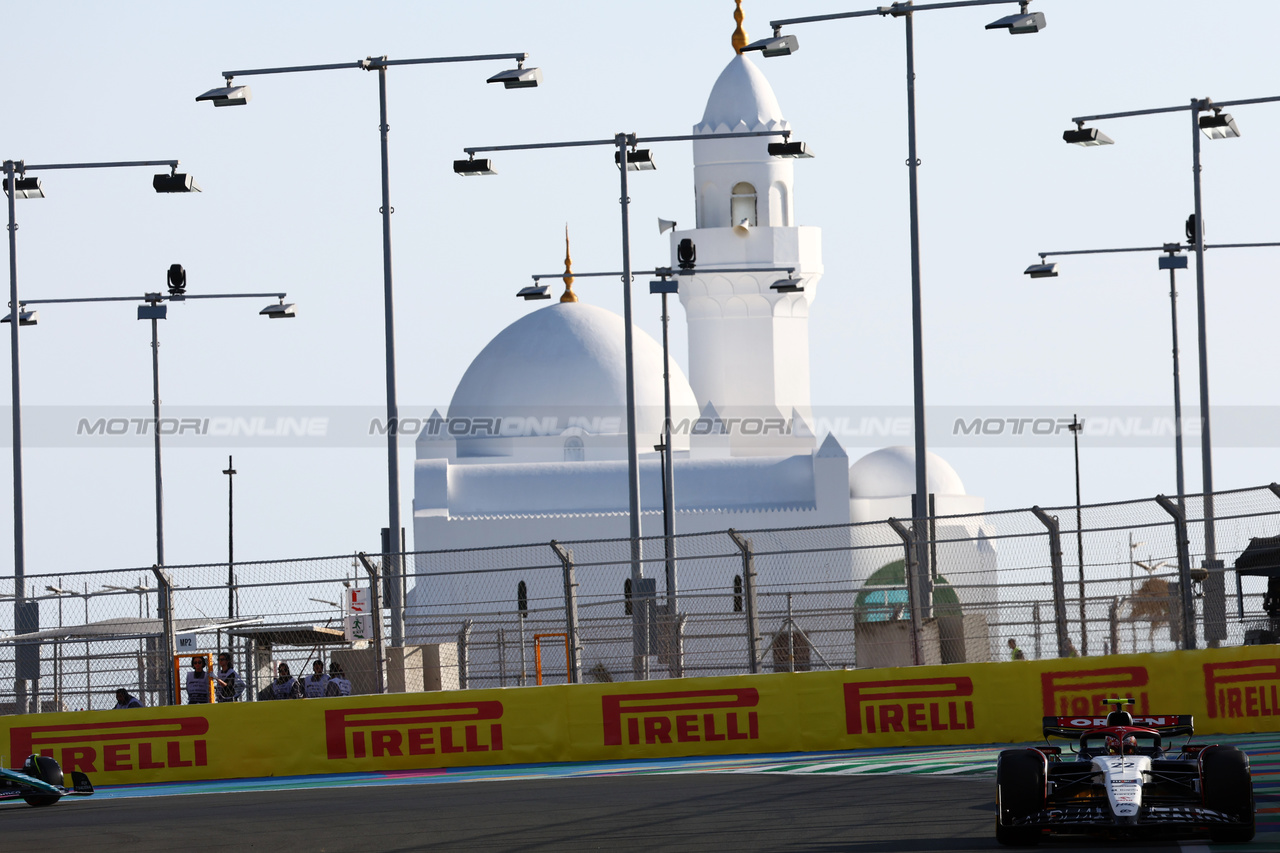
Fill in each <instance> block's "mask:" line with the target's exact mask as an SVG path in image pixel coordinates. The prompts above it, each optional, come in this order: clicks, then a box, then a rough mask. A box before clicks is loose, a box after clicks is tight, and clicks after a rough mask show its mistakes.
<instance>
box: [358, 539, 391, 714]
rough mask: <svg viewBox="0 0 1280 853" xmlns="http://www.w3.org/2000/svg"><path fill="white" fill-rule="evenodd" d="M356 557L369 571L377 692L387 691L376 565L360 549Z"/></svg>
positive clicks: (380, 593)
mask: <svg viewBox="0 0 1280 853" xmlns="http://www.w3.org/2000/svg"><path fill="white" fill-rule="evenodd" d="M356 559H357V560H359V561H360V565H362V566H364V570H365V571H366V572H368V573H369V607H370V608H372V609H373V613H372V614H371V615H372V616H373V665H374V667H376V668H377V670H378V692H379V693H386V692H387V681H386V678H387V676H386V664H385V661H384V660H383V654H384V652H383V648H382V585H381V584H380V583H379V582H378V567H377V566H375V565H374V564H373V561H372V560H370V559H369V556H368V555H367V554H365V553H364V552H363V551H361V552H360V553H359V554H356Z"/></svg>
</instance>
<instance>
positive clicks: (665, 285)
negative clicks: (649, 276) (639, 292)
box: [649, 278, 680, 293]
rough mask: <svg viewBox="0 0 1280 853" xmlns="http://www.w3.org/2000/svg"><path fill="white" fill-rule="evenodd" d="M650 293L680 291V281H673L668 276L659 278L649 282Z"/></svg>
mask: <svg viewBox="0 0 1280 853" xmlns="http://www.w3.org/2000/svg"><path fill="white" fill-rule="evenodd" d="M649 292H650V293H679V292H680V282H678V281H672V280H671V279H668V278H663V279H659V280H658V281H651V282H649Z"/></svg>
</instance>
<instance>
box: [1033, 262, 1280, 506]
mask: <svg viewBox="0 0 1280 853" xmlns="http://www.w3.org/2000/svg"><path fill="white" fill-rule="evenodd" d="M1276 246H1280V242H1271V243H1217V244H1211V243H1204V244H1203V246H1202V249H1203V250H1207V249H1255V248H1263V247H1276ZM1183 248H1184V247H1183V246H1182V245H1180V244H1178V243H1165V244H1164V245H1163V246H1134V247H1129V248H1121V249H1074V250H1071V251H1065V252H1039V253H1038V254H1039V255H1040V260H1041V262H1044V261H1045V260H1046V259H1047V258H1051V257H1061V256H1064V255H1115V254H1124V253H1130V252H1165V253H1167V255H1168V258H1161V259H1160V260H1161V266H1165V262H1166V261H1167V260H1169V259H1171V258H1173V257H1175V256H1176V257H1179V258H1181V259H1182V261H1183V263H1182V266H1183V267H1185V266H1186V258H1185V257H1183V256H1181V255H1179V254H1178V253H1179V252H1181V251H1182V249H1183ZM1168 269H1169V312H1170V320H1171V323H1172V326H1173V421H1174V425H1173V430H1174V432H1173V435H1174V458H1175V463H1176V470H1177V487H1178V506H1179V507H1182V508H1184V509H1185V507H1186V478H1185V476H1184V467H1183V441H1182V369H1181V366H1180V357H1179V348H1178V280H1177V267H1175V266H1173V264H1172V262H1170V263H1169V264H1168ZM1055 275H1056V273H1055Z"/></svg>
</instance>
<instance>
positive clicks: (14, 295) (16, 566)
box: [4, 160, 27, 714]
mask: <svg viewBox="0 0 1280 853" xmlns="http://www.w3.org/2000/svg"><path fill="white" fill-rule="evenodd" d="M4 180H5V185H6V189H8V191H9V312H10V323H9V390H10V395H11V406H12V408H13V411H12V412H11V415H12V418H13V625H14V629H15V632H16V630H17V626H18V623H19V621H20V619H21V617H20V616H19V615H18V614H19V613H20V612H21V611H22V606H23V604H24V603H25V601H26V595H27V591H26V590H27V583H26V555H25V551H24V538H23V524H22V404H21V400H22V394H21V391H20V386H19V382H18V326H20V325H21V324H22V321H21V313H22V310H21V309H22V305H21V303H19V302H18V220H17V213H16V211H15V210H14V199H15V198H16V196H17V186H16V180H17V178H16V176H15V174H14V163H13V161H12V160H6V161H4ZM13 691H14V696H13V698H14V708H15V710H16V711H17V712H18V713H19V714H23V713H26V710H27V679H25V678H19V679H16V680H15V681H14V687H13Z"/></svg>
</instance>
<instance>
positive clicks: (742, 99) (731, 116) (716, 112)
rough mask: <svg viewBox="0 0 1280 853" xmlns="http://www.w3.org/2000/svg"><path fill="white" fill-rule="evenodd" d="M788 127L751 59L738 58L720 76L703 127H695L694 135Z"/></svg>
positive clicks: (714, 87)
mask: <svg viewBox="0 0 1280 853" xmlns="http://www.w3.org/2000/svg"><path fill="white" fill-rule="evenodd" d="M789 126H790V125H788V124H787V120H786V119H784V118H783V117H782V109H781V107H779V106H778V99H777V97H775V96H774V94H773V87H772V86H770V85H769V81H768V80H766V79H765V76H764V74H763V73H761V71H760V69H759V68H756V66H755V64H754V63H753V62H752V61H751V60H750V59H747V57H745V56H743V55H742V54H738V55H736V56H734V57H733V59H731V60H730V61H729V64H728V65H726V66H725V69H724V71H722V72H720V77H719V79H718V80H716V84H715V86H713V87H712V88H711V96H710V97H709V98H707V109H706V111H705V112H703V114H702V123H701V124H697V125H694V128H693V132H694V133H725V132H727V131H733V130H737V131H748V130H785V129H787V128H788V127H789Z"/></svg>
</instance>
